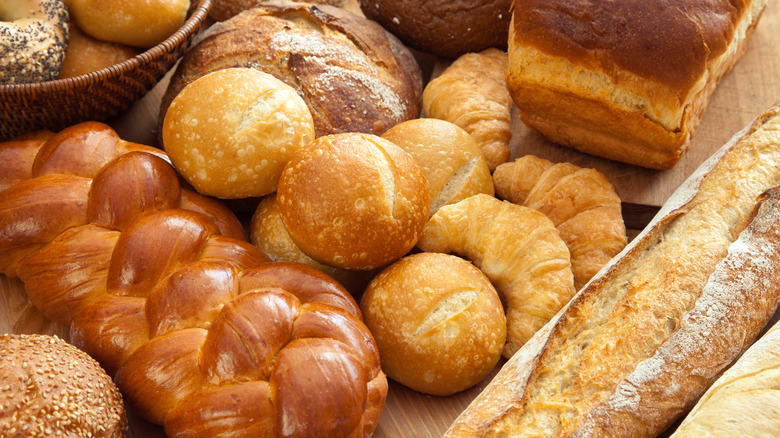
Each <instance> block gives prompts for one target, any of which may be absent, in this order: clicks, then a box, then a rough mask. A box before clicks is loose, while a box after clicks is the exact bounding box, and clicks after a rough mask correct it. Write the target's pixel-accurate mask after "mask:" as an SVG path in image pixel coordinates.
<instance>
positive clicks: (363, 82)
mask: <svg viewBox="0 0 780 438" xmlns="http://www.w3.org/2000/svg"><path fill="white" fill-rule="evenodd" d="M227 67H251V68H256V69H258V70H261V71H264V72H266V73H270V74H272V75H274V76H276V77H277V78H278V79H280V80H282V81H283V82H285V83H287V84H288V85H290V86H291V87H293V88H294V89H295V90H296V91H297V92H298V94H299V95H300V96H301V97H303V99H304V101H306V104H307V105H308V107H309V110H310V111H311V113H312V117H313V118H314V126H315V134H316V136H317V137H320V136H322V135H326V134H332V133H340V132H363V133H370V134H376V135H381V134H382V133H383V132H384V131H386V130H387V129H388V128H390V127H391V126H393V125H395V124H396V123H398V122H401V121H404V120H408V119H412V118H416V117H419V115H420V110H421V102H420V99H421V96H422V73H421V71H420V67H419V66H418V65H417V62H416V60H415V59H414V57H413V56H412V54H411V52H410V51H409V50H408V49H407V48H406V47H405V46H404V45H403V44H402V43H401V42H400V41H399V40H398V39H397V38H396V37H394V36H393V35H392V34H390V33H389V32H387V31H385V30H384V29H383V28H382V27H381V26H379V25H378V24H377V23H375V22H373V21H370V20H367V19H366V18H364V17H361V16H359V15H357V14H354V13H351V12H349V11H347V10H345V9H342V8H338V7H334V6H329V5H311V4H306V3H296V2H267V3H265V4H264V5H263V6H261V7H258V8H254V9H250V10H247V11H244V12H242V13H240V14H238V15H236V16H234V17H233V18H231V19H229V20H226V21H223V22H219V23H216V24H215V25H213V26H212V27H211V28H209V29H208V30H207V31H206V32H205V34H204V35H203V36H202V37H201V38H200V39H199V40H198V41H197V42H196V44H195V45H194V46H193V47H191V48H190V49H189V50H188V51H187V54H185V56H184V58H183V59H182V61H181V63H180V64H179V67H178V68H177V70H176V72H175V73H174V74H173V76H172V78H171V82H170V84H169V86H168V89H167V91H166V93H165V95H164V96H163V99H162V102H161V105H160V118H159V120H163V119H164V116H165V112H166V111H167V108H168V106H169V105H170V102H171V101H172V100H173V98H174V96H176V95H177V94H178V93H179V92H180V91H181V90H182V89H183V88H184V87H185V86H186V85H187V84H189V83H190V82H192V81H194V80H195V79H196V78H198V77H200V76H202V75H204V74H206V73H209V72H212V71H214V70H219V69H223V68H227Z"/></svg>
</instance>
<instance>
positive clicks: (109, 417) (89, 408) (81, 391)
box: [0, 334, 127, 438]
mask: <svg viewBox="0 0 780 438" xmlns="http://www.w3.org/2000/svg"><path fill="white" fill-rule="evenodd" d="M0 376H2V377H3V388H2V391H0V406H3V409H0V436H4V437H15V436H18V437H22V436H24V437H33V436H92V437H100V438H122V437H124V436H125V432H126V430H127V415H126V413H125V405H124V404H123V401H122V395H121V394H120V393H119V390H117V388H116V385H115V384H114V382H113V381H111V377H109V376H108V374H106V372H105V371H104V370H103V369H102V368H100V365H98V363H97V362H95V360H94V359H92V358H91V357H89V356H88V355H87V354H86V353H84V352H83V351H81V350H79V349H77V348H76V347H74V346H73V345H70V344H68V343H67V342H65V341H63V340H61V339H59V338H58V337H56V336H48V335H35V334H32V335H15V334H3V335H0ZM44 431H45V432H44Z"/></svg>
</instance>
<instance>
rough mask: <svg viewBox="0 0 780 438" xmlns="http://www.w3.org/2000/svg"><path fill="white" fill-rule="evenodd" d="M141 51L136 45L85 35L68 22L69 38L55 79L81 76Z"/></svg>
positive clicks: (117, 62) (114, 63)
mask: <svg viewBox="0 0 780 438" xmlns="http://www.w3.org/2000/svg"><path fill="white" fill-rule="evenodd" d="M140 53H141V49H139V48H137V47H131V46H126V45H124V44H117V43H108V42H105V41H101V40H97V39H95V38H92V37H91V36H89V35H85V34H84V32H82V31H81V30H80V29H79V28H78V26H76V25H75V23H72V22H71V23H70V40H69V41H68V50H67V51H66V52H65V59H64V60H63V62H62V69H61V70H60V74H59V76H58V77H57V79H64V78H72V77H76V76H81V75H84V74H87V73H91V72H93V71H98V70H101V69H104V68H106V67H110V66H112V65H116V64H119V63H120V62H122V61H124V60H127V59H130V58H132V57H134V56H136V55H138V54H140Z"/></svg>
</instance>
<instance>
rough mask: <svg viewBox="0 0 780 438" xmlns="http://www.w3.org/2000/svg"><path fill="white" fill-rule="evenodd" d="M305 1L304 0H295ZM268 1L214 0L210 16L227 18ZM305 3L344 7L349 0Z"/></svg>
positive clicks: (219, 19)
mask: <svg viewBox="0 0 780 438" xmlns="http://www.w3.org/2000/svg"><path fill="white" fill-rule="evenodd" d="M295 1H299V2H303V0H295ZM265 3H267V1H265V0H213V1H212V2H211V9H210V10H209V16H210V17H211V18H213V19H215V20H218V21H224V20H227V19H229V18H231V17H233V16H234V15H237V14H239V13H240V12H243V11H246V10H247V9H252V8H256V7H258V6H262V5H263V4H265ZM304 3H312V4H323V5H333V6H339V7H344V6H346V5H347V3H348V0H309V1H306V2H304Z"/></svg>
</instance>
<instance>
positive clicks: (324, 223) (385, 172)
mask: <svg viewBox="0 0 780 438" xmlns="http://www.w3.org/2000/svg"><path fill="white" fill-rule="evenodd" d="M276 200H277V204H278V206H279V212H280V213H281V216H282V221H283V222H284V225H285V228H286V229H287V232H288V233H289V234H290V237H291V238H292V240H293V242H295V244H296V245H298V247H299V248H300V249H301V251H303V252H304V253H305V254H307V255H308V256H309V257H311V258H313V259H314V260H317V261H319V262H320V263H324V264H326V265H329V266H333V267H337V268H342V269H356V270H372V269H377V268H381V267H383V266H385V265H388V264H390V263H392V262H394V261H396V260H398V259H400V258H401V257H403V256H404V255H406V253H408V252H409V251H410V250H411V249H412V248H414V245H415V244H416V243H417V241H418V240H419V239H420V236H421V235H422V231H423V227H425V222H426V221H427V220H428V206H429V204H430V201H429V199H428V185H427V184H426V182H425V177H424V175H423V173H422V170H420V166H419V165H418V164H417V163H416V162H415V161H414V158H412V156H411V155H409V154H408V153H407V152H405V151H404V150H403V149H401V148H400V147H398V146H396V145H395V144H393V143H392V142H390V141H387V140H385V139H383V138H382V137H378V136H375V135H371V134H360V133H342V134H331V135H327V136H324V137H319V138H317V139H315V140H314V141H312V142H311V143H309V144H308V145H306V146H305V147H303V148H302V149H301V150H299V151H298V152H297V153H296V154H294V155H293V157H292V158H291V159H290V161H289V162H288V163H287V165H286V166H285V168H284V170H283V171H282V176H281V177H280V178H279V189H278V191H277V192H276Z"/></svg>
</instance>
